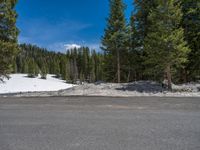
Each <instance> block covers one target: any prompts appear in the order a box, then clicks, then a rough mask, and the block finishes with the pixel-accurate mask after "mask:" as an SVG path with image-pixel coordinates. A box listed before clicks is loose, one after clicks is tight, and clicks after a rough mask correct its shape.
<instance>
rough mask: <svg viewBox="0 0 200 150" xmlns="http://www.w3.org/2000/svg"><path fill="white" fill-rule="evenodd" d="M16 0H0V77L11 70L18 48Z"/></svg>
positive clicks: (5, 75)
mask: <svg viewBox="0 0 200 150" xmlns="http://www.w3.org/2000/svg"><path fill="white" fill-rule="evenodd" d="M16 3H17V0H3V1H0V23H1V25H0V78H1V77H7V74H9V73H10V72H11V71H12V64H13V60H14V58H15V56H16V54H17V52H18V50H19V48H18V45H17V36H18V29H17V28H16V18H17V14H16V11H15V10H14V8H15V5H16Z"/></svg>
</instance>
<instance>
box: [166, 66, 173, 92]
mask: <svg viewBox="0 0 200 150" xmlns="http://www.w3.org/2000/svg"><path fill="white" fill-rule="evenodd" d="M166 75H167V81H168V85H167V86H168V90H170V91H172V76H171V67H170V65H168V66H167V67H166Z"/></svg>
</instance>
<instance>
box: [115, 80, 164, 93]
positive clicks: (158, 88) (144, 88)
mask: <svg viewBox="0 0 200 150" xmlns="http://www.w3.org/2000/svg"><path fill="white" fill-rule="evenodd" d="M116 90H122V91H136V92H140V93H159V92H163V88H162V85H161V84H159V83H155V82H152V81H137V82H132V83H127V84H124V85H122V87H120V88H116Z"/></svg>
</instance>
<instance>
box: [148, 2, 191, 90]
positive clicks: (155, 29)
mask: <svg viewBox="0 0 200 150" xmlns="http://www.w3.org/2000/svg"><path fill="white" fill-rule="evenodd" d="M158 2H159V3H158V4H159V5H158V6H157V7H156V8H155V9H153V11H152V12H151V13H150V15H149V17H148V20H149V21H150V22H151V26H150V27H149V33H148V34H147V37H146V38H145V52H146V54H147V57H146V61H145V63H146V64H151V65H152V68H150V69H151V70H154V69H158V70H163V72H165V74H166V78H167V81H168V89H169V90H171V89H172V81H171V80H172V77H171V69H172V67H174V66H180V65H181V64H183V63H185V62H186V61H187V54H188V52H189V48H188V47H187V45H186V42H185V41H184V31H183V29H182V28H181V27H180V23H181V19H182V11H181V7H180V4H179V3H175V2H177V1H176V0H166V1H163V0H158ZM158 70H157V71H158Z"/></svg>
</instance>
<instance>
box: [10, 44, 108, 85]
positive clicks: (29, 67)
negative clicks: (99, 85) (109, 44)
mask: <svg viewBox="0 0 200 150" xmlns="http://www.w3.org/2000/svg"><path fill="white" fill-rule="evenodd" d="M103 57H104V56H103V55H102V54H101V53H96V52H95V51H94V50H90V49H89V48H88V47H81V48H79V49H76V48H75V49H71V50H68V51H67V52H66V54H63V53H56V52H51V51H48V50H46V49H43V48H40V47H38V46H35V45H30V44H21V45H20V53H19V54H18V56H17V57H16V60H15V62H14V65H13V66H14V69H13V70H14V72H15V73H27V74H28V75H29V77H35V76H38V74H39V73H40V74H41V75H42V78H46V75H47V74H55V75H56V76H57V77H59V78H62V79H64V80H67V81H68V82H76V81H77V80H80V81H87V82H95V81H98V80H103V70H102V68H103V67H102V65H103V64H102V62H103Z"/></svg>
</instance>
